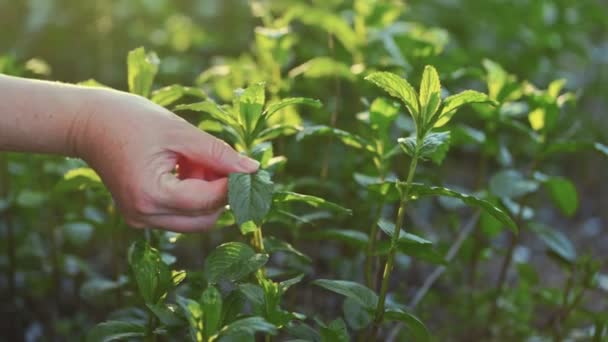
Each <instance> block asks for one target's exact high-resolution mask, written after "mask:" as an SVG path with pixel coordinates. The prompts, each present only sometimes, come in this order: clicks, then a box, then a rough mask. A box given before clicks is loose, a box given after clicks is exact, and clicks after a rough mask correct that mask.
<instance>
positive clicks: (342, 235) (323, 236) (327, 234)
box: [310, 229, 369, 249]
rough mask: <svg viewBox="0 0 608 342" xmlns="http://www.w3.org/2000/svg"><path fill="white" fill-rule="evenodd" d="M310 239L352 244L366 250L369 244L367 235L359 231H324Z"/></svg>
mask: <svg viewBox="0 0 608 342" xmlns="http://www.w3.org/2000/svg"><path fill="white" fill-rule="evenodd" d="M310 237H312V238H314V239H320V240H336V241H342V242H345V243H347V244H350V245H352V246H354V247H356V248H359V249H361V248H364V247H365V246H367V244H368V242H369V237H368V236H367V234H365V233H363V232H361V231H358V230H348V229H322V230H320V231H318V232H315V233H313V234H310Z"/></svg>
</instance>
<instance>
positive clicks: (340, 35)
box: [282, 5, 358, 53]
mask: <svg viewBox="0 0 608 342" xmlns="http://www.w3.org/2000/svg"><path fill="white" fill-rule="evenodd" d="M292 19H298V20H299V21H301V22H302V23H304V24H306V25H310V26H314V27H320V28H322V29H323V30H325V31H326V32H329V33H331V34H333V35H334V36H335V37H336V38H337V39H338V40H339V41H340V42H341V43H342V45H343V46H344V47H345V48H346V49H347V50H349V51H350V52H351V53H356V50H357V45H358V42H357V35H356V34H355V32H354V30H353V29H352V28H351V27H350V26H349V25H348V24H347V21H345V20H343V19H342V18H341V17H339V16H337V15H335V14H333V13H332V12H330V11H327V10H325V9H322V8H317V7H310V6H304V5H292V6H290V8H289V10H288V11H287V13H285V15H284V16H283V18H282V20H284V21H286V22H288V21H290V20H292Z"/></svg>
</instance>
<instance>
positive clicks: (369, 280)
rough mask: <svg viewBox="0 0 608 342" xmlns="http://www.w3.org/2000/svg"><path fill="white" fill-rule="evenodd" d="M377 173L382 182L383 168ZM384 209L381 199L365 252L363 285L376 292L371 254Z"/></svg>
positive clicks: (383, 176) (374, 247)
mask: <svg viewBox="0 0 608 342" xmlns="http://www.w3.org/2000/svg"><path fill="white" fill-rule="evenodd" d="M378 169H379V172H380V181H381V182H384V179H385V171H384V167H382V166H380V167H379V168H378ZM383 208H384V199H382V200H381V201H380V203H378V208H376V212H375V213H374V214H375V215H374V221H373V223H372V226H371V228H370V232H369V243H368V245H367V251H366V255H365V268H364V270H365V283H366V284H367V287H369V288H370V289H374V290H376V286H377V285H376V284H377V282H376V281H375V280H376V278H375V277H374V274H373V273H374V272H373V271H374V260H376V258H374V256H373V254H374V250H375V249H376V242H377V240H378V236H377V235H378V221H380V219H381V218H382V209H383Z"/></svg>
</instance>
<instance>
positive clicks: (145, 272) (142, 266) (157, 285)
mask: <svg viewBox="0 0 608 342" xmlns="http://www.w3.org/2000/svg"><path fill="white" fill-rule="evenodd" d="M129 265H130V266H131V270H132V271H133V275H134V276H135V280H136V282H137V287H138V289H139V293H140V294H141V296H142V297H143V299H144V301H145V302H146V303H150V304H157V303H158V302H159V301H160V300H161V298H163V297H164V296H165V294H166V293H167V291H168V290H169V289H170V288H171V287H172V285H173V281H172V278H171V270H170V269H169V266H167V264H165V263H164V262H163V261H162V259H161V256H160V253H159V252H158V250H156V249H154V248H152V247H150V245H149V244H148V243H147V242H146V241H143V240H140V241H136V242H134V243H133V244H132V245H131V247H130V248H129Z"/></svg>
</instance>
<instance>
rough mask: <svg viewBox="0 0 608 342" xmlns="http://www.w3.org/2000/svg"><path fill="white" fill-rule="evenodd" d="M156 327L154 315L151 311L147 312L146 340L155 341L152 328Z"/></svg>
mask: <svg viewBox="0 0 608 342" xmlns="http://www.w3.org/2000/svg"><path fill="white" fill-rule="evenodd" d="M155 328H156V317H154V314H153V313H152V312H148V324H146V338H145V340H146V342H156V334H154V329H155Z"/></svg>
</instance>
